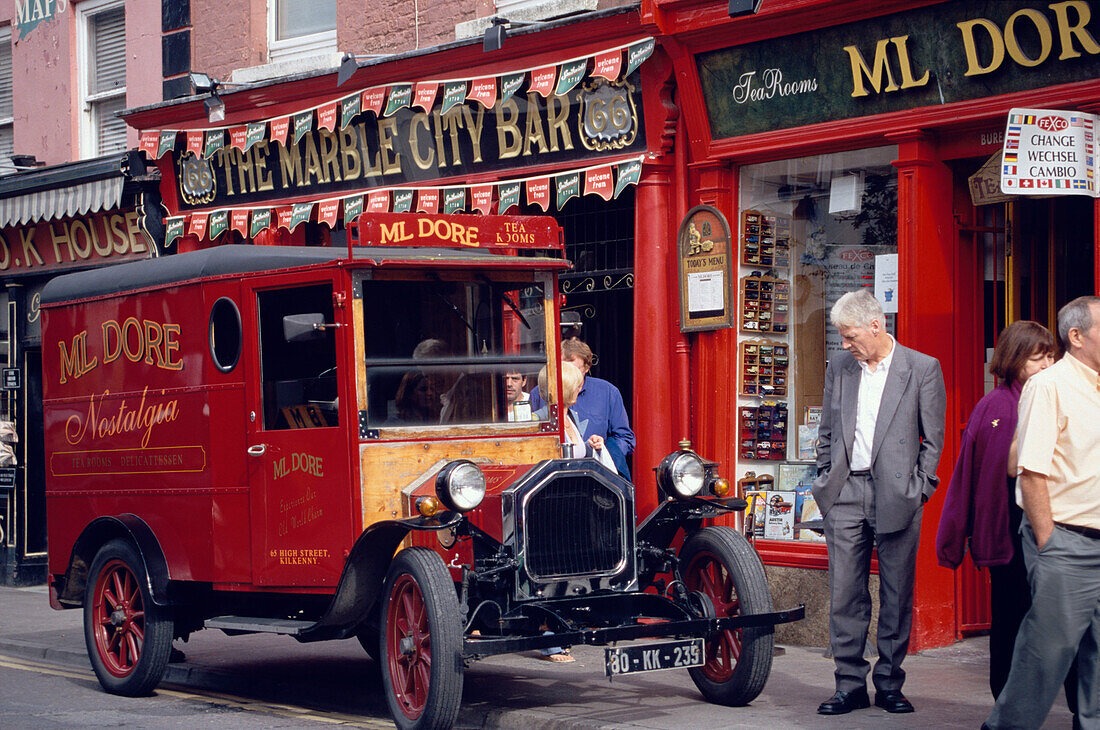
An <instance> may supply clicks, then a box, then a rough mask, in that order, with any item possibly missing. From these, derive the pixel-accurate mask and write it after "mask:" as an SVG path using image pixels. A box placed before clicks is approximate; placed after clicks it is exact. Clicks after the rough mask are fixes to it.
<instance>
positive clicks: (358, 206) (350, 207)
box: [344, 195, 363, 228]
mask: <svg viewBox="0 0 1100 730" xmlns="http://www.w3.org/2000/svg"><path fill="white" fill-rule="evenodd" d="M362 212H363V196H362V195H353V196H351V197H350V198H344V227H345V228H347V225H348V224H349V223H351V222H352V221H353V220H355V219H356V218H358V217H359V215H360V214H361V213H362Z"/></svg>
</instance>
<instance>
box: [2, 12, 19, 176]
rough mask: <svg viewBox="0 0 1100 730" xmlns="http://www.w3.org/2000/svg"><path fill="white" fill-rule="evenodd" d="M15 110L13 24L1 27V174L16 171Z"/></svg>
mask: <svg viewBox="0 0 1100 730" xmlns="http://www.w3.org/2000/svg"><path fill="white" fill-rule="evenodd" d="M14 116H15V114H14V111H13V109H12V90H11V26H10V25H8V26H4V27H3V28H0V175H6V174H8V173H9V172H15V168H14V167H13V166H12V164H11V156H12V153H13V151H14V149H15V131H14V124H13V121H14V119H13V118H14Z"/></svg>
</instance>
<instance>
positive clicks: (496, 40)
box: [481, 15, 542, 53]
mask: <svg viewBox="0 0 1100 730" xmlns="http://www.w3.org/2000/svg"><path fill="white" fill-rule="evenodd" d="M536 25H542V23H527V22H524V21H520V20H508V19H507V18H502V17H500V16H498V15H495V16H493V17H492V18H490V19H489V27H488V28H486V29H485V40H484V41H482V43H481V50H482V51H483V52H485V53H488V52H489V51H499V50H500V47H501V46H503V45H504V39H505V38H507V37H508V30H507V29H506V28H505V26H507V27H508V28H528V27H532V26H536Z"/></svg>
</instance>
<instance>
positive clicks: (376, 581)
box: [294, 512, 463, 642]
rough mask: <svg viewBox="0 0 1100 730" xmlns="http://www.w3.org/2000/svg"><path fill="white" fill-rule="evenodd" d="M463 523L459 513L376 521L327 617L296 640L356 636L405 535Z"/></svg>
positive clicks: (355, 551)
mask: <svg viewBox="0 0 1100 730" xmlns="http://www.w3.org/2000/svg"><path fill="white" fill-rule="evenodd" d="M462 520H463V517H462V515H460V514H458V513H457V512H443V513H441V514H439V515H437V516H436V517H432V518H425V517H410V518H407V519H401V520H385V521H383V522H376V523H374V524H373V525H371V526H370V527H368V528H367V529H366V530H363V532H362V534H360V535H359V537H358V538H357V539H356V540H355V544H354V545H352V548H351V551H350V552H349V553H348V558H347V560H345V561H344V571H343V572H342V573H341V574H340V583H339V584H338V585H337V586H336V593H335V594H334V595H333V597H332V601H331V602H330V603H329V605H328V608H327V609H326V610H325V614H324V615H323V616H322V617H321V618H320V620H319V621H317V623H315V624H313V625H312V626H310V627H309V628H307V629H303V630H302V631H301V632H300V633H299V634H297V635H295V637H294V638H296V639H298V641H301V642H310V641H324V640H326V639H346V638H347V637H349V636H351V635H353V634H354V633H355V630H356V629H357V628H358V627H359V624H360V623H362V622H363V620H364V619H366V618H367V616H368V615H369V614H370V611H371V609H372V608H374V604H375V602H377V601H378V597H379V595H380V594H381V593H382V582H383V581H384V580H385V578H386V571H388V570H389V567H390V562H391V561H392V560H393V556H394V553H395V552H397V547H398V546H399V545H400V544H401V541H402V540H404V539H405V536H406V535H408V534H409V533H410V532H412V531H419V532H424V531H427V532H435V531H438V530H446V529H449V528H452V527H454V526H456V525H458V524H459V523H460V522H462Z"/></svg>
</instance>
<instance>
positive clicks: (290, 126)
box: [139, 38, 656, 159]
mask: <svg viewBox="0 0 1100 730" xmlns="http://www.w3.org/2000/svg"><path fill="white" fill-rule="evenodd" d="M655 48H656V40H655V39H654V38H643V39H641V40H636V41H632V42H630V43H626V44H623V45H619V46H616V47H614V48H607V49H605V50H601V51H597V52H595V53H593V54H589V55H585V56H581V57H577V58H570V59H565V60H562V61H558V62H555V63H550V64H546V65H542V66H539V67H532V68H526V69H515V70H510V71H507V72H504V73H501V74H498V75H493V76H478V77H471V78H452V79H429V80H420V81H415V82H395V83H391V84H386V85H383V86H375V87H371V88H368V89H364V90H362V91H358V92H355V93H354V94H350V95H345V96H341V97H339V98H336V99H333V100H330V101H327V102H324V103H321V104H317V105H315V106H312V107H310V108H308V109H301V110H299V111H297V112H294V113H291V114H288V115H285V116H279V117H271V118H268V119H259V120H253V121H251V122H247V123H246V124H245V125H244V126H243V135H242V126H241V125H233V126H232V127H230V126H228V125H227V126H223V127H209V128H204V129H197V130H196V129H191V130H173V129H160V130H141V136H140V143H139V149H140V150H141V151H143V152H145V154H146V155H147V156H149V157H151V158H153V159H159V158H160V157H161V156H163V155H164V154H165V153H166V152H169V151H172V150H174V148H175V144H176V141H177V133H181V132H182V133H186V148H185V149H186V150H188V151H190V152H192V153H193V154H194V155H196V156H201V157H205V158H209V157H211V156H212V155H213V154H214V153H215V152H217V151H218V150H220V149H223V148H224V147H226V145H227V136H228V138H229V142H228V143H229V145H231V147H232V148H234V149H238V150H242V151H244V152H247V151H248V150H250V149H251V148H252V147H253V146H254V145H256V144H259V143H260V142H262V141H263V140H264V139H265V138H266V139H268V140H270V141H272V142H277V143H279V144H282V145H283V146H287V145H288V140H289V144H292V145H293V144H297V143H298V142H300V141H301V140H302V138H303V137H304V136H305V135H306V134H309V133H310V132H311V131H313V129H314V127H315V125H316V128H317V129H326V130H329V131H331V132H335V131H336V129H337V125H339V129H346V128H347V126H348V125H350V124H351V123H352V121H353V120H354V118H355V117H356V116H357V115H360V114H362V113H365V112H368V111H369V112H373V113H374V115H375V116H376V117H386V116H390V115H393V114H395V113H397V111H399V110H400V109H403V108H405V107H418V108H420V109H422V110H423V111H425V112H431V111H432V109H434V108H435V105H436V103H437V102H438V103H439V105H440V108H439V113H441V114H446V113H447V112H449V111H450V110H451V109H453V108H454V107H455V105H457V104H461V103H463V102H466V101H472V102H476V103H478V104H481V105H482V106H483V107H484V108H485V109H492V108H494V107H495V106H498V105H500V104H503V103H505V102H508V101H509V100H511V99H512V98H513V97H514V96H515V95H516V94H518V93H519V92H520V91H521V90H522V89H523V87H524V84H526V87H527V92H528V93H534V94H538V95H540V96H542V97H543V98H549V97H550V96H551V95H554V94H557V95H559V96H560V95H565V94H567V93H569V92H570V91H571V90H573V89H575V88H576V87H577V85H578V84H580V82H581V81H582V80H583V79H584V78H585V75H586V73H590V75H591V76H592V77H599V78H603V79H606V80H607V81H608V82H610V83H615V82H617V81H618V80H619V79H622V78H624V77H626V76H629V75H630V74H632V73H634V71H636V70H637V69H638V67H639V66H641V65H642V64H643V63H644V62H645V61H646V60H647V59H648V58H649V57H650V56H652V54H653V51H654V49H655ZM624 54H625V61H624ZM589 68H591V71H590V72H589ZM383 110H384V112H383ZM337 115H339V117H337Z"/></svg>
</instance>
